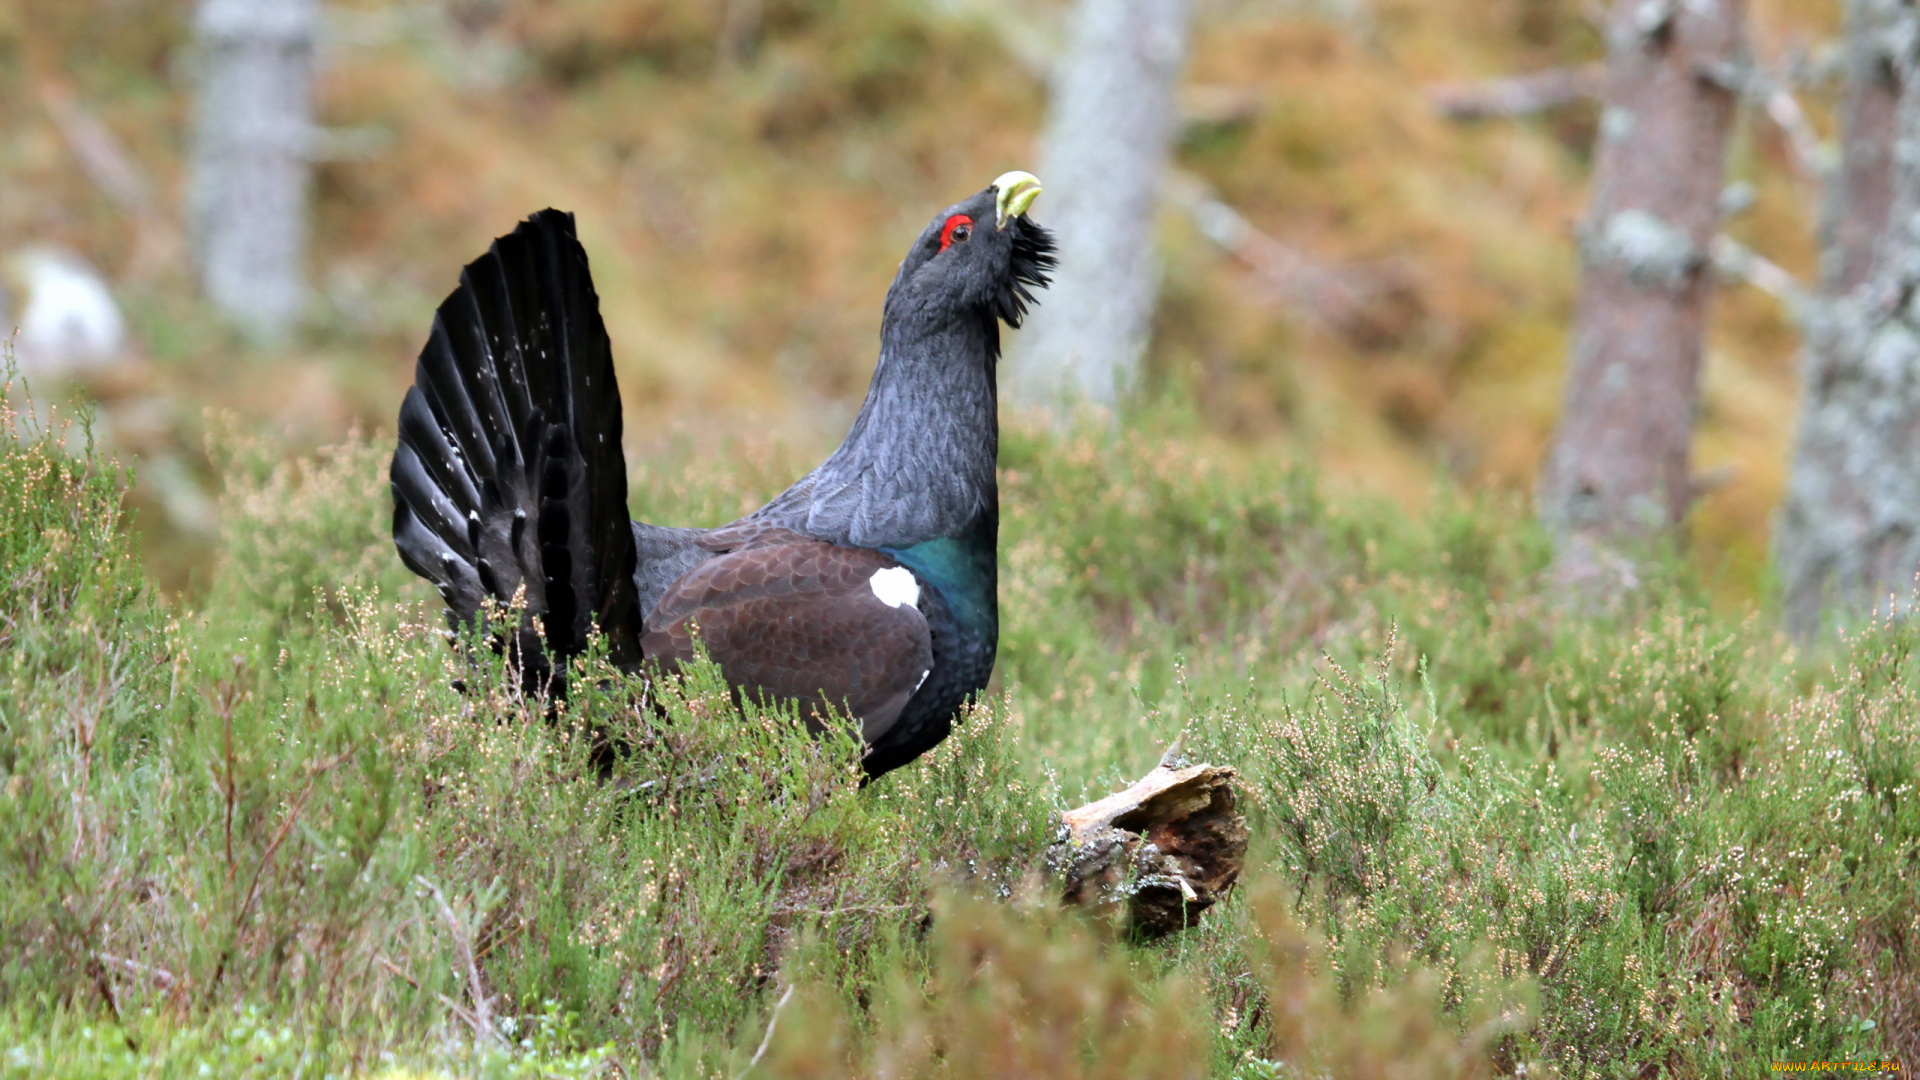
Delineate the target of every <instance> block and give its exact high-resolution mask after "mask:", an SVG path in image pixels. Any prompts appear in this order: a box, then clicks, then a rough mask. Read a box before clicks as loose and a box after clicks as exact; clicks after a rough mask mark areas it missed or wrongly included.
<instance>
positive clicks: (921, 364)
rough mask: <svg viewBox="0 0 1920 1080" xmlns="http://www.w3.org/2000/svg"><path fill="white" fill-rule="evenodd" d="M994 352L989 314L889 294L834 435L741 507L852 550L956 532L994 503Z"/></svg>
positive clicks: (996, 341)
mask: <svg viewBox="0 0 1920 1080" xmlns="http://www.w3.org/2000/svg"><path fill="white" fill-rule="evenodd" d="M895 299H896V298H895V297H889V300H890V301H891V300H895ZM899 299H901V300H904V299H905V298H904V297H900V298H899ZM999 353H1000V325H999V323H998V322H997V321H996V320H995V319H994V318H993V317H992V316H991V315H987V314H985V313H983V312H954V311H952V310H950V309H949V310H945V311H936V310H931V309H929V308H927V307H922V306H920V305H917V304H913V303H911V302H906V303H889V304H888V305H887V317H886V320H885V325H884V326H883V327H882V329H881V333H880V362H879V364H878V365H877V366H876V367H875V368H874V372H873V382H872V384H871V385H869V386H868V387H867V400H866V402H865V404H863V405H861V407H860V415H859V417H858V418H857V419H855V420H854V422H853V428H852V430H851V431H849V432H848V433H847V439H846V441H845V442H844V443H842V444H841V446H840V449H838V450H836V451H834V452H833V455H832V456H831V457H829V458H827V460H826V461H824V462H822V463H821V465H820V467H819V468H817V469H815V470H813V471H812V472H811V473H808V474H807V475H806V476H804V477H802V478H801V479H800V480H799V481H798V482H797V483H795V484H794V485H793V486H792V487H791V488H788V489H787V490H786V491H785V492H784V493H782V494H781V495H780V496H779V497H777V498H775V499H774V500H773V501H772V502H770V503H768V504H767V505H766V506H764V507H762V508H761V509H760V510H758V511H756V512H755V513H754V514H753V515H752V516H753V517H754V518H757V519H762V520H768V521H771V522H773V523H776V524H780V525H784V526H786V527H787V528H791V529H794V530H796V531H799V532H804V533H807V534H808V535H811V536H817V537H819V538H821V539H823V540H830V541H832V542H834V543H837V544H848V545H852V546H855V547H908V546H911V545H913V544H917V543H920V542H922V541H926V540H933V539H937V538H939V537H943V536H957V535H959V534H960V533H962V532H964V531H965V530H966V528H967V527H968V526H969V525H970V524H972V523H973V522H974V520H975V519H977V518H978V517H979V516H980V514H981V513H982V512H984V511H987V510H989V509H997V507H998V500H999V489H998V488H997V486H996V484H995V481H994V464H995V459H996V457H997V455H998V453H999V444H1000V425H999V405H998V401H997V398H996V395H995V391H994V368H995V366H996V364H997V362H998V358H999Z"/></svg>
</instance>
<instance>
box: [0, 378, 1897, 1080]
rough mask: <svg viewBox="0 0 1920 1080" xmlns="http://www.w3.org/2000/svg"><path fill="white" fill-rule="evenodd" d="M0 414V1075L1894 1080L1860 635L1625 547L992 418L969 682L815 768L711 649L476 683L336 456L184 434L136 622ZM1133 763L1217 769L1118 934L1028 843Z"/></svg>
mask: <svg viewBox="0 0 1920 1080" xmlns="http://www.w3.org/2000/svg"><path fill="white" fill-rule="evenodd" d="M5 400H6V401H8V402H11V403H12V404H11V405H10V406H9V407H8V410H7V411H6V412H5V413H4V414H0V421H4V424H5V427H6V431H5V435H4V437H0V672H4V685H5V690H4V693H3V694H0V942H3V943H4V948H0V1076H4V1077H13V1076H22V1077H25V1076H43V1075H72V1076H100V1077H118V1076H132V1075H142V1076H145V1075H156V1076H172V1075H181V1076H187V1075H258V1076H278V1075H288V1074H291V1073H294V1072H296V1071H297V1072H299V1073H300V1075H303V1076H321V1075H328V1074H331V1075H336V1076H348V1075H389V1076H394V1077H401V1076H408V1077H411V1076H429V1075H432V1076H439V1075H460V1076H469V1075H470V1076H489V1077H492V1076H500V1077H510V1076H529V1077H530V1076H581V1077H584V1076H613V1075H624V1076H638V1075H657V1076H663V1077H712V1076H728V1077H733V1076H739V1075H743V1074H744V1075H763V1076H768V1077H773V1076H788V1077H811V1076H867V1075H872V1076H880V1075H887V1076H962V1075H967V1076H973V1075H997V1076H1013V1077H1019V1076H1041V1075H1045V1076H1117V1077H1125V1076H1142V1077H1145V1076H1153V1077H1165V1076H1203V1075H1204V1076H1213V1077H1230V1078H1236V1080H1251V1078H1272V1077H1280V1076H1289V1077H1290V1076H1303V1075H1324V1076H1330V1077H1349V1076H1351V1077H1374V1076H1394V1077H1402V1076H1446V1077H1465V1076H1484V1075H1494V1074H1501V1073H1513V1072H1517V1071H1519V1070H1521V1069H1522V1068H1524V1070H1525V1072H1526V1075H1544V1074H1559V1075H1565V1076H1569V1077H1581V1076H1593V1077H1616V1076H1642V1075H1657V1074H1665V1075H1673V1076H1694V1075H1719V1074H1723V1073H1733V1072H1744V1071H1747V1070H1750V1069H1756V1068H1764V1067H1765V1062H1766V1061H1768V1060H1776V1059H1777V1060H1808V1059H1820V1060H1841V1059H1854V1060H1859V1059H1870V1058H1889V1057H1902V1058H1904V1059H1905V1060H1906V1061H1908V1062H1912V1061H1915V1060H1920V1005H1916V1004H1915V1002H1917V1001H1920V890H1916V889H1915V888H1914V886H1913V882H1914V881H1915V880H1920V810H1917V809H1916V791H1915V783H1916V780H1915V772H1916V769H1920V745H1916V742H1917V741H1920V725H1916V724H1915V723H1914V720H1913V717H1914V716H1915V714H1916V705H1917V704H1920V702H1917V701H1916V694H1917V692H1920V665H1917V664H1916V663H1915V661H1914V655H1915V651H1916V650H1915V644H1916V640H1920V631H1917V630H1916V629H1915V628H1914V627H1913V626H1912V625H1911V624H1909V623H1907V622H1902V621H1890V622H1883V623H1876V624H1874V625H1873V626H1871V627H1869V628H1867V629H1866V630H1864V631H1863V632H1861V633H1859V634H1858V635H1856V636H1855V637H1853V638H1851V639H1849V640H1847V641H1844V642H1838V643H1833V644H1831V645H1829V646H1825V647H1823V649H1824V651H1823V652H1822V653H1821V654H1820V656H1819V657H1818V658H1816V659H1817V660H1818V662H1815V659H1809V658H1807V657H1803V656H1800V655H1798V654H1796V653H1795V652H1794V651H1793V650H1791V649H1790V648H1789V647H1788V646H1787V645H1786V644H1785V643H1784V642H1783V641H1782V640H1780V639H1779V638H1778V637H1777V636H1776V635H1775V634H1773V633H1772V632H1771V630H1770V629H1769V628H1768V623H1767V620H1766V617H1765V615H1764V614H1747V615H1744V616H1741V617H1737V618H1736V617H1730V616H1728V615H1726V614H1724V613H1721V612H1718V611H1715V610H1713V609H1711V608H1709V607H1707V606H1705V604H1704V603H1703V601H1702V600H1701V599H1700V593H1699V591H1698V590H1697V589H1695V588H1694V587H1693V586H1692V585H1691V584H1689V582H1688V579H1687V577H1686V574H1685V572H1684V571H1683V570H1681V569H1679V568H1677V566H1671V565H1659V566H1655V567H1653V568H1652V569H1651V570H1650V571H1649V574H1648V578H1647V581H1648V584H1647V585H1646V587H1645V588H1644V589H1643V590H1642V591H1641V592H1640V593H1639V594H1637V595H1635V596H1632V597H1628V598H1624V599H1623V600H1622V602H1621V603H1619V604H1617V605H1615V606H1614V607H1613V608H1612V609H1610V610H1607V611H1603V612H1598V613H1583V612H1581V611H1579V610H1576V609H1574V608H1571V607H1569V606H1567V605H1566V604H1564V603H1562V602H1561V600H1560V598H1559V597H1557V596H1555V595H1554V594H1553V590H1552V588H1551V586H1550V584H1549V583H1547V582H1546V581H1545V579H1544V576H1543V573H1542V571H1543V568H1544V566H1545V550H1546V549H1545V546H1544V541H1543V539H1542V538H1541V536H1540V534H1539V533H1538V530H1537V529H1536V528H1535V527H1534V526H1533V525H1532V523H1531V522H1530V521H1529V520H1527V518H1526V516H1525V514H1524V509H1523V508H1520V507H1516V506H1512V505H1508V504H1506V503H1502V502H1500V501H1499V500H1495V499H1477V498H1469V497H1466V496H1458V495H1448V496H1444V497H1443V498H1442V499H1440V500H1439V506H1438V508H1437V509H1436V510H1434V511H1433V512H1432V513H1430V514H1428V515H1425V516H1421V517H1408V516H1406V515H1402V514H1399V513H1397V512H1394V511H1391V510H1389V509H1385V508H1382V507H1380V506H1377V505H1372V504H1368V503H1365V502H1363V501H1359V500H1352V499H1347V500H1333V499H1329V498H1326V497H1324V496H1321V495H1319V494H1317V493H1316V485H1315V484H1314V482H1313V480H1312V478H1311V476H1309V475H1307V474H1305V473H1302V472H1299V471H1298V470H1292V469H1288V468H1284V467H1281V466H1278V465H1272V464H1267V463H1260V462H1248V463H1234V464H1222V463H1218V462H1216V461H1214V460H1212V459H1211V458H1210V457H1209V456H1208V455H1207V454H1206V453H1205V452H1204V451H1203V450H1201V449H1200V448H1199V445H1200V444H1199V443H1198V442H1197V441H1196V440H1195V439H1193V438H1191V437H1189V436H1188V434H1187V433H1186V431H1185V429H1183V428H1182V427H1181V426H1180V422H1178V421H1177V420H1173V419H1168V418H1165V417H1154V416H1147V417H1143V418H1141V420H1140V422H1139V423H1138V424H1136V425H1134V428H1133V430H1132V431H1130V432H1129V433H1127V434H1124V435H1110V434H1107V433H1104V432H1098V431H1082V432H1077V433H1073V434H1070V435H1064V436H1057V435H1050V434H1044V433H1039V432H1030V431H1023V430H1011V431H1009V433H1008V437H1007V447H1006V451H1005V461H1004V465H1005V468H1006V480H1005V499H1006V512H1005V519H1004V529H1003V537H1002V546H1003V554H1004V567H1005V580H1004V581H1003V585H1002V597H1003V605H1004V619H1005V627H1006V629H1005V637H1004V640H1003V664H1002V669H1001V676H1000V678H1001V683H1000V684H999V690H998V693H997V694H996V695H995V696H993V697H991V698H990V699H989V700H987V701H985V702H982V703H981V704H980V705H979V706H978V707H977V708H975V709H973V710H972V711H971V712H970V713H969V714H968V715H967V716H966V717H965V718H964V720H963V722H962V723H961V725H960V726H959V729H958V731H957V732H956V735H955V737H954V738H952V739H950V740H948V741H947V742H946V743H945V744H943V745H942V746H941V747H940V748H939V749H938V750H937V751H935V752H934V753H932V754H929V755H928V756H927V757H926V758H925V759H923V760H922V761H920V762H918V763H916V764H914V765H913V766H911V767H909V768H906V769H902V770H900V771H898V772H896V773H894V774H891V775H889V776H888V777H886V778H884V779H882V780H881V781H879V782H876V783H874V784H871V785H868V786H866V787H864V788H863V787H861V786H860V784H859V781H858V773H857V767H856V755H857V747H855V746H854V745H853V743H852V740H851V739H848V738H812V737H809V736H807V735H805V734H804V733H803V732H802V731H801V730H800V727H799V725H798V724H796V723H795V722H794V719H793V718H792V717H791V716H784V715H781V714H780V713H779V712H778V711H777V710H773V711H768V710H759V709H748V710H747V711H746V712H745V713H744V714H743V713H742V712H741V711H740V710H739V709H738V708H736V707H735V706H734V705H733V704H732V703H731V700H730V698H729V696H728V695H727V694H726V693H725V691H724V688H723V687H722V685H721V684H720V682H719V680H718V675H717V673H716V672H715V671H713V670H712V669H710V668H703V669H698V670H696V671H694V672H693V673H692V674H691V675H690V676H689V677H688V678H687V679H686V680H684V681H681V682H673V683H668V684H664V685H662V686H659V687H655V688H652V689H650V690H646V691H644V692H643V689H642V688H641V687H639V686H637V685H635V684H634V683H632V682H630V681H627V680H624V679H621V678H619V677H617V675H616V673H614V672H612V671H611V670H609V669H608V668H607V667H606V666H605V663H604V660H602V659H601V658H597V657H587V658H583V659H581V660H579V661H577V663H578V670H577V671H576V672H575V673H574V677H573V679H572V685H573V686H574V687H576V692H575V693H574V694H573V696H572V698H571V699H570V700H569V701H567V702H566V703H564V704H563V705H559V706H553V707H549V706H548V705H547V704H546V703H543V702H537V701H532V702H530V701H527V700H523V699H522V698H521V697H520V696H519V695H518V693H517V692H516V690H515V689H514V688H515V686H516V685H517V684H516V682H515V680H514V678H513V673H512V672H511V671H508V670H506V668H505V665H504V661H502V660H501V659H500V658H499V657H497V656H495V655H493V654H492V653H491V651H489V650H487V649H485V648H478V649H472V650H463V649H456V648H454V647H452V646H450V645H449V642H448V638H447V634H446V628H445V622H444V620H443V619H442V617H441V614H440V612H439V611H438V600H437V598H435V597H434V596H433V595H432V594H431V592H430V591H429V590H427V589H425V588H423V587H422V586H420V585H419V583H417V582H415V581H413V580H411V578H410V576H409V575H407V574H406V573H405V571H404V569H403V568H401V567H400V565H399V562H398V559H397V558H396V557H394V556H393V555H392V554H391V549H390V545H389V542H388V540H387V538H386V536H385V527H386V515H387V495H386V490H385V488H386V485H385V482H384V475H383V474H384V467H385V458H386V454H387V447H386V446H385V445H384V444H383V443H382V442H381V441H379V440H369V439H354V440H350V441H349V442H347V443H346V444H344V445H343V446H341V447H337V448H334V449H331V450H328V451H325V452H322V453H320V454H317V455H314V456H312V457H310V458H305V459H298V460H293V461H287V460H284V459H283V458H282V456H281V454H280V452H279V450H278V449H277V448H276V446H275V444H273V443H272V442H270V441H262V440H257V439H252V440H250V439H247V438H243V437H241V436H239V435H233V434H228V435H223V436H222V439H223V440H224V441H223V443H222V445H223V446H224V447H226V449H225V451H224V452H223V454H222V459H223V460H224V461H225V462H226V463H227V465H226V468H227V481H226V490H225V494H224V496H223V501H222V507H223V520H222V526H221V532H220V536H221V540H220V545H221V546H220V550H219V552H218V554H217V560H216V564H215V565H216V570H215V572H214V575H213V579H212V580H211V581H210V582H208V583H207V586H206V588H205V590H204V592H203V593H202V594H200V595H197V596H192V597H183V598H175V597H168V596H164V595H161V594H160V593H159V592H158V591H157V590H155V589H154V588H153V587H152V586H151V585H150V584H149V583H148V578H147V576H146V574H145V572H144V570H143V569H142V566H141V563H140V561H139V556H138V553H137V552H136V551H135V550H134V549H133V547H132V544H131V541H130V540H129V536H130V535H131V534H130V532H129V529H128V528H127V523H126V521H125V520H124V513H123V511H122V508H121V507H122V494H123V491H124V489H125V480H126V478H125V477H124V476H123V475H121V473H120V471H119V470H118V467H117V466H115V465H113V464H112V463H110V462H108V461H107V460H105V459H104V458H102V457H101V456H100V455H99V454H97V453H96V452H94V451H92V450H90V449H89V448H88V447H87V446H86V440H85V437H84V430H83V429H81V428H69V429H65V430H64V432H63V431H59V430H56V431H47V430H43V429H41V428H40V427H38V426H36V425H35V424H33V423H32V422H30V421H29V420H27V419H26V417H27V416H29V415H32V413H31V410H29V409H28V408H26V406H25V401H24V398H23V397H22V396H21V395H20V392H19V391H18V389H14V390H10V391H9V394H8V396H7V397H6V398H5ZM675 455H678V456H677V457H676V456H675ZM786 474H787V470H786V469H785V467H784V466H783V465H782V463H781V462H780V460H779V459H778V458H777V457H756V456H753V455H749V454H744V453H739V454H734V455H732V456H731V457H727V456H722V457H720V458H717V459H706V460H697V461H696V460H693V459H692V458H691V457H690V456H688V455H685V454H681V453H680V452H678V451H676V452H675V454H670V455H669V456H668V457H667V458H665V459H662V460H658V461H651V462H648V461H641V462H636V464H635V469H634V478H633V487H634V501H635V505H636V507H637V508H639V510H640V511H641V512H643V513H645V514H646V515H647V516H649V517H653V518H656V519H660V520H671V521H688V520H691V521H708V522H712V521H718V520H722V519H724V518H727V517H730V516H732V515H733V514H735V513H738V512H739V510H740V509H741V508H743V507H745V506H749V505H752V504H753V503H754V502H755V501H757V500H758V499H760V498H762V497H764V496H765V495H767V494H769V493H770V492H771V491H772V490H774V489H775V488H777V487H778V486H779V485H780V484H781V483H782V482H783V481H784V480H785V478H786ZM456 681H457V682H459V683H460V684H461V685H462V686H463V687H464V688H465V689H464V691H460V690H456V689H454V685H453V684H454V683H455V682H456ZM1181 732H1184V733H1185V735H1184V738H1185V743H1184V746H1185V753H1186V754H1187V755H1188V756H1189V757H1192V758H1199V757H1205V758H1208V759H1212V760H1215V761H1218V762H1221V763H1225V764H1231V765H1234V766H1236V767H1237V768H1238V769H1239V770H1240V772H1241V776H1242V779H1243V788H1242V796H1243V799H1242V801H1243V807H1244V809H1245V811H1246V812H1247V814H1248V817H1249V821H1250V825H1251V828H1252V833H1253V838H1254V840H1253V851H1252V854H1251V857H1250V863H1249V868H1248V873H1247V878H1246V882H1245V884H1244V886H1243V888H1242V890H1241V891H1240V892H1239V893H1238V894H1236V895H1235V896H1234V897H1232V898H1230V899H1229V900H1228V901H1227V902H1226V903H1224V904H1222V905H1220V906H1218V907H1216V908H1215V909H1213V910H1212V911H1210V912H1209V913H1208V914H1207V915H1206V917H1205V918H1204V919H1203V921H1202V923H1201V925H1200V926H1199V927H1197V928H1195V929H1193V930H1191V931H1189V932H1187V933H1185V934H1182V935H1180V936H1178V937H1177V938H1175V939H1173V940H1170V941H1167V942H1164V943H1161V944H1158V945H1140V944H1134V943H1128V942H1125V941H1121V940H1118V939H1116V938H1115V937H1114V936H1113V935H1112V934H1111V933H1110V932H1109V930H1108V928H1106V927H1105V926H1103V925H1099V924H1095V923H1090V922H1088V921H1086V920H1084V919H1082V918H1081V917H1079V916H1077V915H1073V914H1071V913H1062V912H1060V911H1058V910H1057V909H1056V907H1055V905H1054V904H1053V902H1052V900H1051V899H1050V893H1049V892H1048V885H1047V883H1046V882H1045V880H1044V879H1043V878H1042V877H1040V876H1039V875H1038V872H1037V871H1036V869H1035V867H1037V866H1038V865H1039V863H1040V860H1039V858H1038V853H1039V852H1040V851H1041V850H1042V849H1043V848H1044V847H1045V845H1046V843H1047V842H1048V840H1049V838H1050V836H1051V826H1050V823H1049V818H1050V815H1051V814H1053V813H1054V812H1056V811H1057V810H1059V809H1062V808H1064V807H1066V806H1070V805H1073V804H1075V803H1077V802H1080V801H1082V800H1083V799H1085V798H1088V797H1092V796H1097V795H1099V794H1103V793H1105V792H1106V791H1108V790H1111V789H1112V786H1113V785H1115V784H1116V783H1120V782H1124V781H1127V780H1131V779H1133V778H1135V777H1137V776H1138V775H1139V774H1140V773H1142V772H1144V771H1145V770H1146V769H1147V768H1148V767H1149V766H1150V765H1152V764H1153V762H1154V761H1155V760H1157V759H1158V757H1159V755H1160V753H1161V752H1162V751H1163V750H1164V749H1165V746H1166V744H1167V743H1168V742H1169V741H1171V740H1172V739H1173V738H1174V737H1175V736H1176V735H1177V734H1179V733H1181ZM203 1070H204V1071H203Z"/></svg>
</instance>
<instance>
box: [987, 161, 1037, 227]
mask: <svg viewBox="0 0 1920 1080" xmlns="http://www.w3.org/2000/svg"><path fill="white" fill-rule="evenodd" d="M993 187H994V191H995V195H994V197H993V210H994V213H995V214H996V215H998V216H999V218H1000V220H999V221H998V222H996V223H995V227H996V228H1001V229H1004V228H1006V227H1007V220H1008V219H1009V218H1016V217H1019V216H1020V215H1021V214H1024V213H1026V212H1027V207H1029V206H1032V205H1033V200H1035V199H1037V198H1039V197H1040V178H1039V177H1037V176H1035V175H1033V174H1032V173H1030V172H1021V171H1019V170H1018V169H1016V170H1014V171H1013V172H1010V173H1003V174H1002V175H1001V177H1000V179H998V180H995V181H994V182H993Z"/></svg>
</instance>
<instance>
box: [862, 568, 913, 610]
mask: <svg viewBox="0 0 1920 1080" xmlns="http://www.w3.org/2000/svg"><path fill="white" fill-rule="evenodd" d="M867 584H868V585H871V586H872V587H873V595H875V596H877V597H879V598H880V602H881V603H883V604H886V605H887V606H889V607H918V606H919V604H920V583H919V582H918V581H915V580H914V579H913V571H911V570H909V569H907V568H906V567H904V566H889V567H887V568H886V569H884V570H875V571H874V572H873V577H872V579H871V580H869V581H868V582H867Z"/></svg>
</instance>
